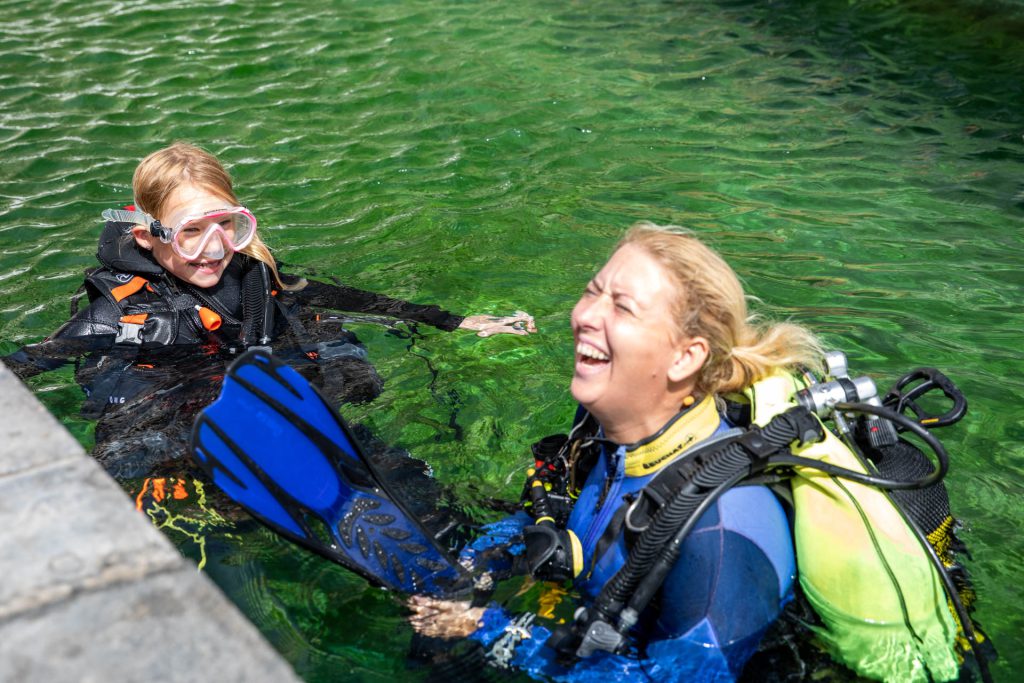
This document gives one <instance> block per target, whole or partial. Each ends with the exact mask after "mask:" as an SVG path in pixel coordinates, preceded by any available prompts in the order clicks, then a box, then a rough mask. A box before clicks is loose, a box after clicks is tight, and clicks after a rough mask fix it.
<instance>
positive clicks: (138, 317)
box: [121, 313, 149, 325]
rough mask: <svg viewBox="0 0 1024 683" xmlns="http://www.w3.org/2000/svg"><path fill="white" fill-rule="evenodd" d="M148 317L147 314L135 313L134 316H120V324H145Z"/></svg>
mask: <svg viewBox="0 0 1024 683" xmlns="http://www.w3.org/2000/svg"><path fill="white" fill-rule="evenodd" d="M148 317H149V313H135V314H134V315H122V316H121V322H123V323H132V324H133V325H141V324H142V323H144V322H146V318H148Z"/></svg>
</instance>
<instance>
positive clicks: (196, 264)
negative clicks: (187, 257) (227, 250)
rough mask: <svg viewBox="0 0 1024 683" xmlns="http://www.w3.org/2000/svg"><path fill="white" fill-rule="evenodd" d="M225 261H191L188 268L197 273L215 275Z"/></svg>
mask: <svg viewBox="0 0 1024 683" xmlns="http://www.w3.org/2000/svg"><path fill="white" fill-rule="evenodd" d="M223 262H224V259H222V258H219V259H216V260H210V259H203V260H202V261H189V263H188V267H189V268H194V269H195V270H196V272H199V273H206V274H213V273H216V272H217V271H218V270H220V266H221V263H223Z"/></svg>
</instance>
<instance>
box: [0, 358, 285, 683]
mask: <svg viewBox="0 0 1024 683" xmlns="http://www.w3.org/2000/svg"><path fill="white" fill-rule="evenodd" d="M0 577H3V580H2V581H0V680H4V681H7V680H10V681H16V680H32V681H54V682H60V681H86V680H96V681H100V680H111V681H150V680H161V681H168V680H170V681H198V680H217V681H284V682H288V681H299V678H298V677H297V676H296V675H295V673H294V672H293V671H292V669H291V667H290V666H289V665H288V664H287V662H285V660H284V659H283V658H282V657H281V656H280V655H279V654H278V653H277V652H276V651H275V650H274V649H273V648H272V647H271V646H270V644H269V643H268V642H267V641H266V640H265V639H264V638H263V636H262V635H261V634H260V633H259V631H258V630H257V629H256V627H255V626H253V625H252V624H251V623H250V622H249V621H248V620H247V619H246V618H245V616H244V615H243V614H242V613H241V612H240V611H239V610H238V609H237V608H236V607H235V606H234V605H233V604H232V603H231V601H230V600H228V599H227V597H226V596H225V595H224V594H223V593H222V592H221V591H220V589H219V588H217V586H216V585H215V584H214V583H213V582H212V581H211V580H210V579H209V578H208V577H207V576H206V575H204V574H202V573H200V572H199V571H197V569H196V566H195V564H193V563H192V562H191V561H189V560H187V559H185V558H184V557H182V556H181V554H180V553H178V551H177V550H176V549H175V548H174V546H173V545H172V544H171V542H170V541H169V540H168V539H166V538H165V537H164V536H163V535H162V534H161V533H160V532H159V531H158V530H157V529H155V528H154V527H153V525H152V524H151V523H150V522H149V520H148V519H146V518H145V517H143V516H142V515H140V514H139V513H138V512H136V510H135V508H134V506H133V505H132V502H131V501H130V500H129V498H128V497H127V496H126V495H125V493H124V491H123V490H122V489H121V488H120V486H118V485H117V483H116V482H115V481H114V480H113V479H111V478H110V477H109V476H108V475H107V474H106V472H105V471H104V470H103V468H102V467H100V465H99V464H98V463H96V462H95V461H94V460H93V459H92V458H90V457H89V456H88V455H87V454H86V453H85V451H84V450H83V449H82V447H81V445H79V443H78V442H77V441H75V439H74V437H72V436H71V434H69V433H68V431H67V430H66V429H64V427H63V426H62V425H60V423H58V422H57V420H56V419H55V418H54V417H53V416H52V415H51V414H50V413H49V411H47V410H46V408H45V407H44V406H43V405H42V404H41V403H40V402H39V401H38V400H37V399H36V398H35V396H33V395H32V393H31V392H30V391H29V390H28V388H26V387H25V386H24V385H23V384H22V383H21V381H20V380H19V379H18V378H17V377H16V376H15V375H14V374H13V373H12V372H11V371H10V370H9V369H8V368H7V367H6V366H5V365H3V363H0Z"/></svg>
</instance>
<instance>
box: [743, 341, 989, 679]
mask: <svg viewBox="0 0 1024 683" xmlns="http://www.w3.org/2000/svg"><path fill="white" fill-rule="evenodd" d="M826 363H827V365H828V367H829V375H828V378H827V379H829V380H830V381H829V382H824V383H812V382H813V378H810V377H808V378H806V379H807V381H806V382H801V381H799V379H798V378H796V377H793V376H789V375H781V374H780V375H774V376H772V377H768V378H766V379H763V380H761V381H759V382H756V383H755V384H754V385H753V386H752V387H750V388H749V389H748V390H747V391H746V392H745V395H746V397H747V399H748V400H749V403H750V407H751V417H752V421H753V423H754V424H764V423H765V422H766V421H767V420H769V419H770V418H771V417H772V416H774V415H776V414H778V413H779V412H780V411H782V410H785V409H788V408H790V407H792V406H793V405H796V404H797V403H799V404H802V405H804V406H805V407H808V408H809V409H811V410H812V412H815V413H816V414H818V415H819V416H821V417H823V418H831V419H832V421H833V422H834V424H835V432H833V431H831V430H826V431H825V438H824V439H823V440H822V441H819V442H816V443H812V444H807V445H805V446H802V447H797V448H794V450H793V452H794V454H795V455H797V456H798V457H799V458H803V459H808V460H810V461H813V462H811V463H808V464H809V465H810V466H796V467H794V468H793V469H794V476H793V477H792V478H791V479H790V486H791V490H792V496H793V507H794V510H795V513H794V525H793V526H794V528H793V537H794V542H795V544H796V554H797V566H798V569H799V572H798V577H799V581H800V586H801V588H802V589H803V592H804V595H805V596H806V597H807V599H808V601H809V602H810V604H811V605H812V607H813V608H814V610H815V611H816V612H817V613H818V615H819V616H820V618H821V621H822V623H823V625H824V627H823V628H815V630H816V632H817V633H818V635H819V636H820V637H821V638H822V640H823V641H824V642H825V643H826V644H827V646H828V649H829V651H830V653H831V654H832V656H833V657H834V658H835V659H837V660H838V661H840V662H842V663H843V664H845V665H847V666H848V667H850V668H851V669H853V670H854V671H856V672H857V673H858V674H860V675H862V676H866V677H870V678H874V679H880V680H885V681H927V680H952V679H956V678H957V677H958V676H959V669H960V662H959V658H958V656H957V652H956V650H955V641H956V637H957V632H958V624H957V620H955V619H954V616H953V614H952V613H951V612H950V609H949V608H948V607H947V595H946V585H945V584H946V583H947V581H944V577H943V576H941V575H940V573H941V572H940V570H941V567H939V568H937V567H936V563H935V562H934V561H933V558H932V556H933V555H934V552H933V549H932V548H931V546H930V544H929V543H928V542H927V541H926V540H924V539H923V538H922V534H921V533H920V531H919V530H916V529H915V527H914V522H913V520H911V519H909V518H908V516H907V515H906V514H905V513H904V512H903V511H902V510H901V509H900V506H899V505H897V504H896V503H895V502H894V500H893V495H892V493H890V492H889V491H887V490H886V488H885V487H879V486H878V485H877V483H873V482H871V481H870V479H868V480H865V481H863V482H861V481H854V480H851V479H850V478H842V477H839V476H836V475H835V474H832V473H830V472H827V471H823V470H822V469H820V468H819V467H818V466H817V465H819V464H828V465H831V466H834V467H839V468H843V469H846V470H852V471H854V472H861V473H864V474H865V475H868V477H869V478H870V477H871V476H872V475H873V474H874V473H876V472H877V470H875V469H874V468H873V467H872V465H871V463H870V462H869V461H868V460H867V459H866V458H865V457H864V456H862V455H861V454H860V452H859V449H858V447H857V444H856V441H855V436H856V435H857V434H856V429H855V427H853V426H852V425H851V423H850V421H849V417H850V415H851V414H852V413H849V412H847V413H844V410H843V409H844V408H851V409H852V408H854V407H855V406H854V405H851V404H855V403H859V404H860V406H859V408H860V411H862V410H864V409H865V408H864V407H865V406H873V407H874V408H875V409H876V413H875V414H869V415H868V416H867V418H868V419H865V420H862V421H861V423H860V433H861V435H862V441H867V442H868V445H869V446H870V447H871V448H874V449H877V448H881V447H885V446H892V445H895V444H896V443H897V437H896V434H895V430H894V427H893V425H892V423H891V422H890V421H889V420H888V419H885V418H880V417H879V414H884V413H885V412H886V411H885V410H884V409H883V408H882V405H881V402H880V401H879V399H878V397H877V393H876V392H875V388H874V383H873V382H872V381H871V380H870V379H869V378H866V377H861V378H858V379H856V380H851V379H850V378H849V377H848V375H847V373H846V359H845V356H844V355H843V354H841V353H838V352H832V353H830V354H829V355H828V356H827V357H826ZM934 372H935V375H938V376H941V373H937V371H934ZM943 379H945V378H944V377H943ZM946 381H947V382H948V380H946ZM949 386H952V385H951V383H950V384H949ZM954 390H955V388H954ZM947 395H948V394H947ZM957 395H958V396H959V401H958V402H957V405H956V408H955V409H954V410H955V412H957V413H958V414H957V415H955V416H952V417H947V419H946V421H945V422H943V424H949V423H951V422H953V421H956V420H957V419H959V417H960V416H962V415H963V413H964V412H966V404H965V403H963V400H962V395H959V392H957ZM889 417H891V416H889ZM919 422H924V420H919ZM938 423H939V420H938V419H935V420H934V421H933V422H932V423H931V424H932V425H935V424H938ZM929 445H931V444H929ZM943 455H944V453H943ZM940 460H941V458H940ZM944 469H945V462H940V468H939V469H937V470H936V471H934V472H933V475H936V476H933V477H932V479H933V480H934V481H933V482H932V483H934V482H937V481H938V479H940V478H941V475H943V474H944ZM918 484H919V485H920V484H921V482H918ZM888 488H890V489H892V488H896V487H888ZM905 488H916V487H910V486H907V487H905ZM929 531H931V530H929ZM952 598H953V596H951V599H952ZM962 621H964V622H965V623H967V624H968V626H967V627H966V628H970V626H969V623H970V619H969V618H966V619H962Z"/></svg>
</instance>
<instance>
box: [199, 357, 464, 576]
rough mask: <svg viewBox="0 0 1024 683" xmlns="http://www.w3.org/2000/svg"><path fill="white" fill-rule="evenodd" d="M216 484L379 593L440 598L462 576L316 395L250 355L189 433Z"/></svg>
mask: <svg viewBox="0 0 1024 683" xmlns="http://www.w3.org/2000/svg"><path fill="white" fill-rule="evenodd" d="M191 450H192V454H193V455H194V456H195V459H196V462H198V463H199V464H200V465H201V466H202V467H203V469H204V470H205V471H206V473H207V474H208V475H209V476H210V477H211V479H212V480H213V482H214V483H215V484H216V485H217V486H219V487H220V488H221V489H222V490H223V491H224V492H225V493H227V494H228V496H230V497H231V498H232V499H233V500H235V501H236V502H238V503H240V504H241V505H242V506H243V507H245V508H246V509H247V510H248V511H249V512H250V513H252V514H253V516H255V517H256V518H257V519H259V520H260V521H261V522H263V523H264V524H266V525H267V526H269V527H270V528H271V529H273V530H274V531H276V532H277V533H279V534H281V535H283V536H285V537H287V538H289V539H291V540H293V541H295V542H296V543H299V544H301V545H303V546H305V547H307V548H309V549H311V550H313V551H315V552H318V553H320V554H321V555H324V556H325V557H327V558H329V559H331V560H334V561H335V562H338V563H340V564H342V565H344V566H345V567H348V568H349V569H351V570H353V571H355V572H358V573H359V574H361V575H363V576H364V577H366V578H367V579H369V580H370V581H372V582H374V583H376V584H379V585H381V586H383V587H385V588H389V589H392V590H397V591H402V592H407V593H431V594H446V593H451V592H455V591H456V590H458V589H459V588H464V587H465V586H466V585H467V584H466V579H467V578H468V575H467V573H466V571H465V570H464V569H462V568H461V567H460V566H459V565H458V564H457V563H456V562H455V561H454V560H453V559H452V557H451V555H450V554H449V552H448V550H447V549H445V548H443V547H442V546H441V545H440V544H439V543H438V541H437V539H436V538H434V537H433V536H432V535H431V534H430V533H429V532H428V531H426V530H425V528H424V527H423V526H422V525H421V524H419V523H418V522H417V520H416V519H415V518H414V517H413V516H411V515H410V514H409V513H408V512H407V510H406V508H405V506H404V505H402V503H401V501H399V500H397V499H396V498H394V497H392V496H390V495H389V494H388V491H387V489H386V487H385V485H384V483H383V479H382V478H381V477H380V476H378V475H377V473H376V472H375V470H374V465H373V462H372V461H371V460H369V459H368V458H365V457H363V455H362V453H361V452H360V448H359V445H358V443H357V442H356V440H355V439H354V438H353V436H352V435H351V433H350V431H349V429H348V427H347V425H346V424H345V422H344V421H343V420H342V419H341V417H340V416H339V415H338V413H337V411H336V410H334V409H333V408H332V407H331V406H330V405H328V404H327V402H326V401H325V400H324V399H323V397H322V396H321V395H320V393H319V392H318V391H317V390H316V389H315V388H314V387H312V386H310V384H309V383H308V382H307V381H306V380H305V379H304V378H303V377H302V376H301V375H300V374H299V373H298V372H296V371H295V370H293V369H292V368H290V367H288V366H287V365H285V364H284V363H283V362H281V361H279V360H278V359H276V358H274V357H273V356H271V355H269V354H267V353H265V352H263V351H259V350H252V351H249V352H247V353H246V354H244V355H243V356H241V357H240V358H239V359H238V360H236V361H235V362H234V363H233V364H232V365H231V368H230V369H229V370H228V372H227V375H226V376H225V378H224V387H223V389H222V390H221V395H220V398H218V399H217V400H216V401H215V402H214V403H213V404H212V405H210V406H209V407H208V408H206V409H205V410H204V411H203V412H202V413H201V414H200V415H199V418H198V419H197V420H196V424H195V426H194V427H193V429H192V440H191Z"/></svg>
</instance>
